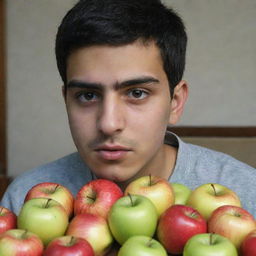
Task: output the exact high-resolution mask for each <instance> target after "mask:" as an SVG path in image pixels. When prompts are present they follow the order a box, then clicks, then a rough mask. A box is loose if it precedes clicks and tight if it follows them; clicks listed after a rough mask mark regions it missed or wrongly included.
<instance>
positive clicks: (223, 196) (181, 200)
mask: <svg viewBox="0 0 256 256" xmlns="http://www.w3.org/2000/svg"><path fill="white" fill-rule="evenodd" d="M169 254H170V255H184V256H238V255H241V256H253V255H256V221H255V219H254V216H253V215H252V214H250V213H249V212H248V211H246V210H245V209H243V208H242V206H241V202H240V199H239V197H238V196H237V195H236V193H235V192H234V191H232V190H230V189H229V188H227V187H225V186H223V185H220V184H211V183H208V184H202V185H201V186H199V187H197V188H196V189H194V190H190V189H189V188H188V187H186V186H185V185H183V184H178V183H169V182H168V181H167V180H165V179H162V178H160V177H156V176H143V177H140V178H138V179H136V180H134V181H132V182H131V183H130V184H128V186H127V187H126V189H125V191H124V192H123V191H122V190H121V189H120V187H119V186H118V185H117V184H116V183H114V182H112V181H109V180H105V179H98V180H93V181H91V182H89V183H87V184H85V185H84V186H83V187H82V188H81V189H80V190H79V192H78V193H77V195H76V197H73V195H72V194H71V192H70V191H69V190H68V189H67V188H66V187H64V186H63V185H61V184H57V183H49V182H44V183H40V184H37V185H35V186H34V187H32V188H31V189H30V190H29V191H28V193H27V195H26V197H25V200H24V204H23V206H22V208H21V210H20V212H19V214H18V215H17V216H16V215H15V214H14V213H13V212H11V211H10V210H9V209H6V208H4V207H1V206H0V256H13V255H15V256H23V255H26V256H42V255H43V256H57V255H58V256H60V255H61V256H71V255H72V256H103V255H118V256H167V255H169Z"/></svg>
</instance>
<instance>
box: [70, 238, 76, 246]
mask: <svg viewBox="0 0 256 256" xmlns="http://www.w3.org/2000/svg"><path fill="white" fill-rule="evenodd" d="M75 240H76V238H75V237H74V236H71V238H70V241H69V243H68V246H72V245H73V244H74V243H75Z"/></svg>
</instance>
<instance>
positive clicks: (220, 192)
mask: <svg viewBox="0 0 256 256" xmlns="http://www.w3.org/2000/svg"><path fill="white" fill-rule="evenodd" d="M187 205H188V206H190V207H192V208H194V209H196V210H197V211H199V213H200V214H201V215H203V217H204V218H205V219H206V220H208V219H209V218H210V216H211V214H212V212H213V211H214V210H215V209H217V208H218V207H220V206H222V205H234V206H239V207H241V202H240V199H239V197H238V196H237V194H236V193H235V192H234V191H232V190H231V189H229V188H227V187H225V186H223V185H220V184H216V183H207V184H203V185H201V186H199V187H197V188H196V189H194V190H193V191H192V192H191V194H190V196H189V198H188V201H187Z"/></svg>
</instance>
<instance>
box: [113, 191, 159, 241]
mask: <svg viewBox="0 0 256 256" xmlns="http://www.w3.org/2000/svg"><path fill="white" fill-rule="evenodd" d="M157 220H158V214H157V211H156V208H155V206H154V205H153V203H152V202H151V201H150V199H148V198H147V197H145V196H141V195H129V196H124V197H121V198H120V199H118V200H117V201H116V202H115V203H114V205H113V206H112V208H111V210H110V212H109V215H108V223H109V227H110V230H111V232H112V234H113V236H114V238H115V239H116V241H117V242H118V243H119V244H123V243H124V242H125V241H126V240H127V239H128V238H130V237H131V236H135V235H145V236H149V237H152V236H153V235H154V233H155V230H156V227H157Z"/></svg>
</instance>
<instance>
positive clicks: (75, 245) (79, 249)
mask: <svg viewBox="0 0 256 256" xmlns="http://www.w3.org/2000/svg"><path fill="white" fill-rule="evenodd" d="M60 255H61V256H71V255H72V256H94V252H93V249H92V247H91V245H90V244H89V243H88V242H87V241H86V240H85V239H83V238H81V237H74V236H62V237H57V238H55V239H54V240H52V241H51V242H50V243H49V244H48V246H47V248H46V249H45V251H44V256H60Z"/></svg>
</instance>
